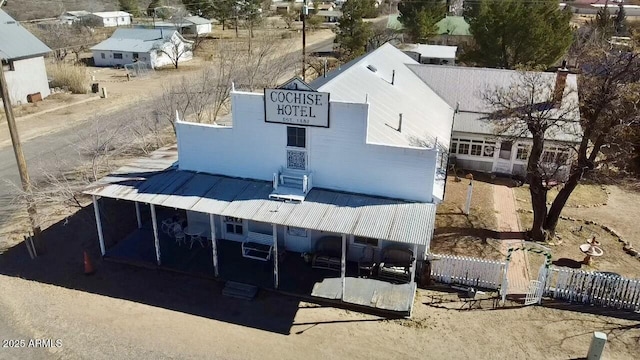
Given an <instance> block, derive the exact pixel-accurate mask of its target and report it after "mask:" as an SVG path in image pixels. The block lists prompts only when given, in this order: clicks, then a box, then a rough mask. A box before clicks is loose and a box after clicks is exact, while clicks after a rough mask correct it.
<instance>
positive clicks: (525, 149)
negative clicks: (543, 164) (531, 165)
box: [516, 144, 531, 161]
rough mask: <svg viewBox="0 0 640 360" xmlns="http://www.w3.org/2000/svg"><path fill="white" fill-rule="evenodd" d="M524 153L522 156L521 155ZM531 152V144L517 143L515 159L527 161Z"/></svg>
mask: <svg viewBox="0 0 640 360" xmlns="http://www.w3.org/2000/svg"><path fill="white" fill-rule="evenodd" d="M523 153H524V157H522V156H521V155H522V154H523ZM530 153H531V145H529V144H518V145H517V146H516V160H518V161H527V160H528V159H529V154H530Z"/></svg>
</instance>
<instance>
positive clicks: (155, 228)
mask: <svg viewBox="0 0 640 360" xmlns="http://www.w3.org/2000/svg"><path fill="white" fill-rule="evenodd" d="M151 222H152V223H153V239H154V241H155V245H156V261H157V262H158V265H160V238H158V219H156V206H155V205H153V204H151Z"/></svg>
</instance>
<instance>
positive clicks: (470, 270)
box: [429, 254, 506, 289]
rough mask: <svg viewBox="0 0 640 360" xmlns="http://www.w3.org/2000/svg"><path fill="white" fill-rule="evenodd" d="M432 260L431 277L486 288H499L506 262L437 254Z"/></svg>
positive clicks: (446, 281)
mask: <svg viewBox="0 0 640 360" xmlns="http://www.w3.org/2000/svg"><path fill="white" fill-rule="evenodd" d="M429 260H431V278H432V279H433V280H435V281H437V282H441V283H445V284H461V285H469V286H475V287H480V288H486V289H498V288H500V284H501V283H502V278H503V275H504V269H505V266H506V263H504V262H500V261H493V260H485V259H478V258H471V257H462V256H453V255H437V254H432V255H430V256H429Z"/></svg>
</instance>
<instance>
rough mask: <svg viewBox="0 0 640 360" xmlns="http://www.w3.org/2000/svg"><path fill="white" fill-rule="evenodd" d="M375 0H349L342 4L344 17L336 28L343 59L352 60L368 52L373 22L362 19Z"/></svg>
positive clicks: (369, 10)
mask: <svg viewBox="0 0 640 360" xmlns="http://www.w3.org/2000/svg"><path fill="white" fill-rule="evenodd" d="M373 3H374V0H347V1H346V2H345V3H344V5H342V17H341V18H340V22H339V23H338V27H337V29H336V42H338V44H340V50H341V53H342V56H341V57H342V58H343V60H351V59H353V58H356V57H358V56H360V55H362V54H364V53H365V52H366V47H367V42H368V41H369V38H370V37H371V35H372V30H371V24H370V23H366V22H364V21H363V20H362V19H363V18H364V17H365V16H366V14H368V13H370V12H371V7H374V5H373Z"/></svg>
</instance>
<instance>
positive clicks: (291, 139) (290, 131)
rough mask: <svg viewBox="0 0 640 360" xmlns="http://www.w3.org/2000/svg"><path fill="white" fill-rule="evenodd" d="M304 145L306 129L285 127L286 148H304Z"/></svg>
mask: <svg viewBox="0 0 640 360" xmlns="http://www.w3.org/2000/svg"><path fill="white" fill-rule="evenodd" d="M306 143H307V129H305V128H300V127H293V126H287V146H291V147H299V148H304V147H306Z"/></svg>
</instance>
